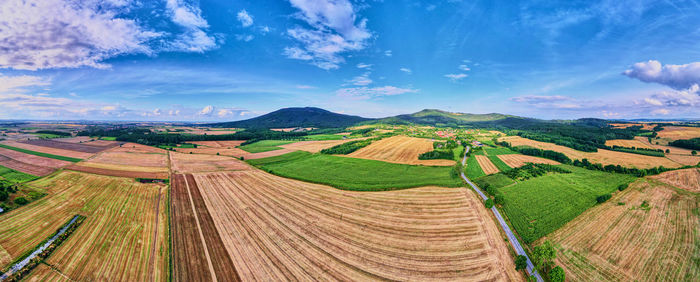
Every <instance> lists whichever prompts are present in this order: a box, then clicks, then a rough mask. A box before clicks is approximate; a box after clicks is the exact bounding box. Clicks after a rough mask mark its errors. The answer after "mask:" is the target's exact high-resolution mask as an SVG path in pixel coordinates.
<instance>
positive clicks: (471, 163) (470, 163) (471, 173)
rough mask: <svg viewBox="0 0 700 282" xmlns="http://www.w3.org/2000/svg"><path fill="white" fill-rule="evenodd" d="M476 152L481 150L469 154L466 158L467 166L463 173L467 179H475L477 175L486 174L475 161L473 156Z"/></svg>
mask: <svg viewBox="0 0 700 282" xmlns="http://www.w3.org/2000/svg"><path fill="white" fill-rule="evenodd" d="M478 153H481V151H477V152H474V154H473V155H471V156H469V158H467V167H466V171H465V173H466V174H467V177H468V178H469V179H477V178H479V177H482V176H484V175H486V173H484V171H483V170H482V169H481V166H479V163H478V162H477V161H476V158H475V157H474V156H476V155H478Z"/></svg>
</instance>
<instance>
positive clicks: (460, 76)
mask: <svg viewBox="0 0 700 282" xmlns="http://www.w3.org/2000/svg"><path fill="white" fill-rule="evenodd" d="M467 76H468V75H467V74H464V73H458V74H454V73H451V74H446V75H445V77H447V78H449V79H450V80H451V81H452V82H457V81H459V80H462V79H464V78H465V77H467Z"/></svg>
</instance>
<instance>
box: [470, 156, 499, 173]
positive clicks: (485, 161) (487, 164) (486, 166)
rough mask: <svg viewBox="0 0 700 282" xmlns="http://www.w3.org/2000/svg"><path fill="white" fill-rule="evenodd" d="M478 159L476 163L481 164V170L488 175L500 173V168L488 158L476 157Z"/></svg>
mask: <svg viewBox="0 0 700 282" xmlns="http://www.w3.org/2000/svg"><path fill="white" fill-rule="evenodd" d="M474 157H476V161H477V162H478V163H479V166H480V167H481V170H483V171H484V173H486V174H494V173H498V172H500V170H498V168H497V167H496V166H495V165H494V164H493V163H492V162H491V160H489V158H488V157H487V156H480V155H477V156H474Z"/></svg>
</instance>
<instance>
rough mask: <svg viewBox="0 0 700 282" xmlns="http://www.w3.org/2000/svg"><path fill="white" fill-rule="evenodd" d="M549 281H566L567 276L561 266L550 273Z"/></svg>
mask: <svg viewBox="0 0 700 282" xmlns="http://www.w3.org/2000/svg"><path fill="white" fill-rule="evenodd" d="M549 280H550V281H552V282H564V281H565V280H566V274H565V273H564V269H563V268H561V266H557V267H555V268H554V269H552V271H550V272H549Z"/></svg>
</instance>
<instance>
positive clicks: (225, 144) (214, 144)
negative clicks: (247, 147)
mask: <svg viewBox="0 0 700 282" xmlns="http://www.w3.org/2000/svg"><path fill="white" fill-rule="evenodd" d="M243 142H245V141H244V140H233V141H192V142H187V143H191V144H197V145H201V146H207V147H213V148H228V147H231V149H233V148H235V147H236V146H240V145H241V144H243Z"/></svg>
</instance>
